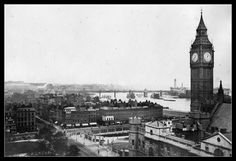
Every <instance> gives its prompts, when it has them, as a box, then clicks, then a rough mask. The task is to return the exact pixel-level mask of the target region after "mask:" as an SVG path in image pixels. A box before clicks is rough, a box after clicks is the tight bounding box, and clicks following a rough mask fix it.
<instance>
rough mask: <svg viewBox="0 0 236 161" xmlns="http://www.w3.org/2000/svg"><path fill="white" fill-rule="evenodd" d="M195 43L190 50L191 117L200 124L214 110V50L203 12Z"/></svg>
mask: <svg viewBox="0 0 236 161" xmlns="http://www.w3.org/2000/svg"><path fill="white" fill-rule="evenodd" d="M196 31H197V34H196V38H195V41H194V42H193V44H192V45H191V49H190V68H191V117H192V118H193V119H195V120H197V121H199V122H200V123H201V122H202V121H201V119H203V120H204V119H207V117H208V116H207V114H209V113H210V112H211V110H212V108H213V67H214V49H213V45H212V43H211V42H210V41H209V40H208V36H207V28H206V26H205V24H204V21H203V17H202V12H201V18H200V22H199V25H198V28H197V29H196Z"/></svg>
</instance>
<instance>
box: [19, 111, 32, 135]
mask: <svg viewBox="0 0 236 161" xmlns="http://www.w3.org/2000/svg"><path fill="white" fill-rule="evenodd" d="M35 114H36V112H35V109H34V108H31V107H21V108H18V109H17V111H16V129H17V132H19V133H23V132H33V131H36V123H35Z"/></svg>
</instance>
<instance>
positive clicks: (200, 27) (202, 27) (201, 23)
mask: <svg viewBox="0 0 236 161" xmlns="http://www.w3.org/2000/svg"><path fill="white" fill-rule="evenodd" d="M197 30H207V28H206V26H205V24H204V21H203V18H202V14H201V18H200V22H199V25H198V27H197Z"/></svg>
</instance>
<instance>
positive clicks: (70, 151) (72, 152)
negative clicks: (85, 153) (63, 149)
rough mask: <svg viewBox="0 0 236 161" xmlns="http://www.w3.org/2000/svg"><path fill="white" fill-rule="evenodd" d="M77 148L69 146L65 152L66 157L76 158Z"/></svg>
mask: <svg viewBox="0 0 236 161" xmlns="http://www.w3.org/2000/svg"><path fill="white" fill-rule="evenodd" d="M79 151H80V150H79V148H78V147H77V146H76V145H74V144H73V145H70V146H69V148H68V151H67V156H78V155H79Z"/></svg>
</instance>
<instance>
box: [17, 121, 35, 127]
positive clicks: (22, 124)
mask: <svg viewBox="0 0 236 161" xmlns="http://www.w3.org/2000/svg"><path fill="white" fill-rule="evenodd" d="M17 126H20V127H21V126H34V122H28V123H27V122H24V123H17Z"/></svg>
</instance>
